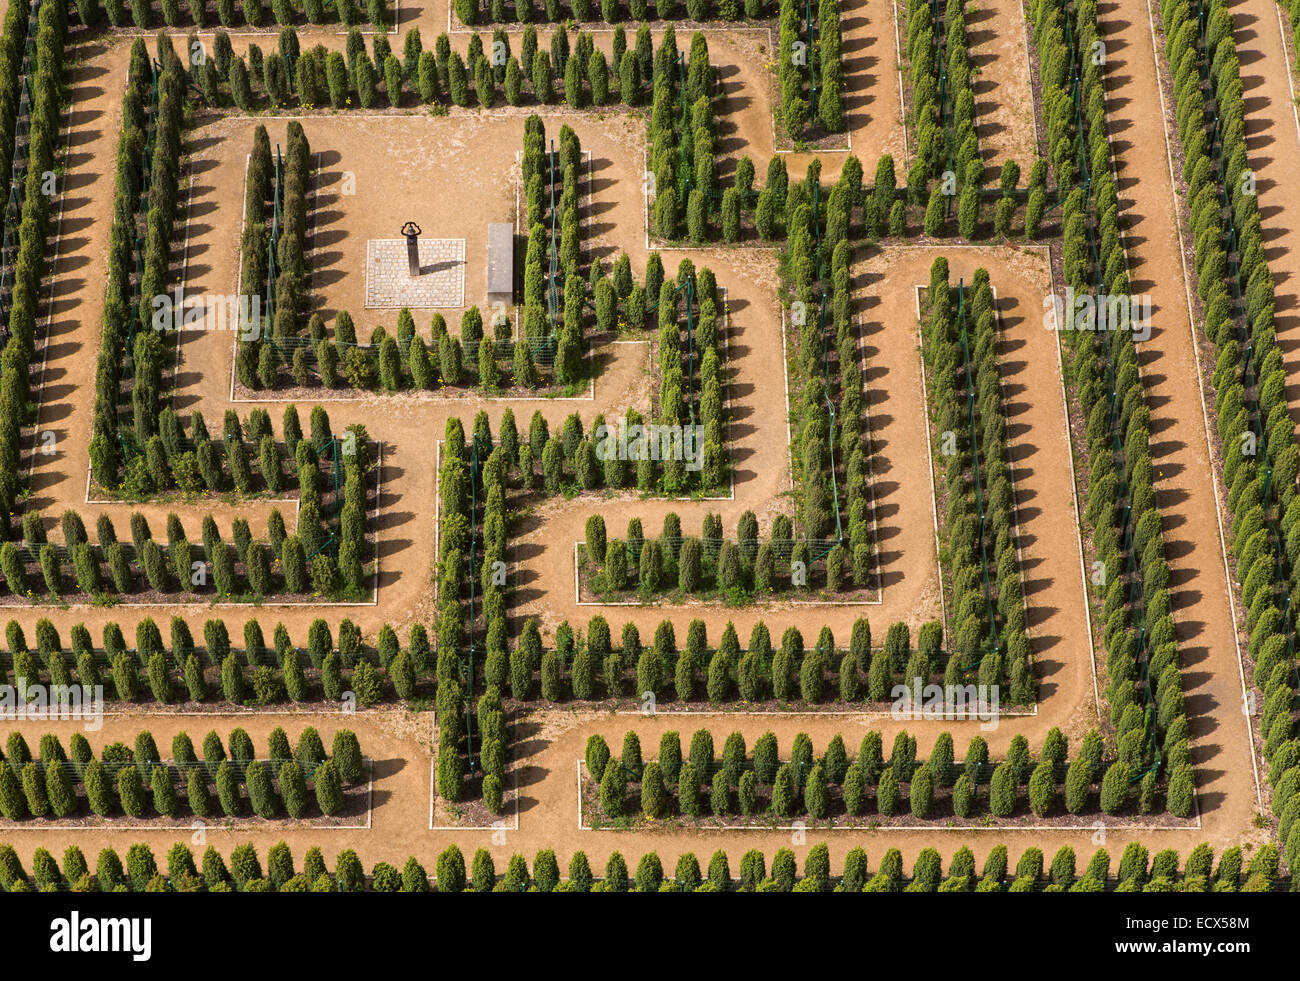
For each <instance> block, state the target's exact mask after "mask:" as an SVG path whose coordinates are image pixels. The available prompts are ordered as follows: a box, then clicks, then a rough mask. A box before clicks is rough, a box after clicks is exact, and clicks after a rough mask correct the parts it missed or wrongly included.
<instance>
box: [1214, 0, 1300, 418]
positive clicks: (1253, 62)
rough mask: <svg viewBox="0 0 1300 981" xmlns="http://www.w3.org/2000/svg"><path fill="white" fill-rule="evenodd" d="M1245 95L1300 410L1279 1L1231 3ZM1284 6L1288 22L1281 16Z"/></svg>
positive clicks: (1296, 206)
mask: <svg viewBox="0 0 1300 981" xmlns="http://www.w3.org/2000/svg"><path fill="white" fill-rule="evenodd" d="M1229 7H1230V9H1231V11H1232V20H1233V25H1234V30H1233V38H1234V40H1235V41H1236V42H1237V56H1238V60H1239V61H1240V63H1241V82H1242V88H1243V95H1244V98H1245V100H1246V113H1247V115H1246V151H1247V154H1248V158H1249V160H1250V166H1251V168H1252V169H1253V170H1254V172H1255V188H1256V190H1257V191H1258V192H1259V196H1260V198H1259V204H1260V209H1259V210H1260V218H1261V219H1262V221H1263V228H1264V242H1265V246H1266V247H1265V258H1267V259H1268V263H1269V266H1270V267H1271V268H1272V270H1273V279H1274V282H1275V283H1276V284H1277V285H1276V302H1275V309H1276V311H1277V317H1276V320H1277V334H1278V347H1279V348H1280V349H1281V351H1282V359H1283V362H1284V364H1285V365H1286V369H1287V375H1288V378H1287V402H1288V404H1289V405H1290V407H1291V415H1292V418H1296V417H1297V414H1298V413H1300V340H1298V339H1297V333H1300V309H1297V305H1298V304H1300V259H1298V258H1297V257H1298V256H1300V195H1297V192H1296V186H1295V172H1294V171H1293V170H1292V169H1291V168H1292V167H1294V166H1295V159H1296V153H1297V152H1298V151H1300V130H1297V123H1296V109H1295V91H1294V89H1293V84H1294V78H1295V76H1294V72H1295V70H1296V67H1297V66H1296V63H1295V60H1294V58H1293V57H1291V56H1290V55H1289V53H1288V51H1287V45H1286V42H1285V40H1284V39H1283V36H1282V33H1281V31H1280V30H1279V24H1281V25H1282V29H1283V30H1286V31H1288V32H1289V31H1290V29H1291V28H1290V24H1289V22H1288V20H1287V16H1286V13H1285V11H1281V8H1279V7H1278V5H1277V4H1276V3H1275V2H1274V0H1238V2H1235V3H1232V4H1230V5H1229ZM1279 11H1281V14H1282V16H1281V20H1280V21H1279V19H1278V14H1279Z"/></svg>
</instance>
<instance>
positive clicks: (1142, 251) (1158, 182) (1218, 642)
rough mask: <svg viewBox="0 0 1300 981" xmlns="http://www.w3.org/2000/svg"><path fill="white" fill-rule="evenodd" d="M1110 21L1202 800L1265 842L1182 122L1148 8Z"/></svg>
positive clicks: (1111, 101) (1226, 821)
mask: <svg viewBox="0 0 1300 981" xmlns="http://www.w3.org/2000/svg"><path fill="white" fill-rule="evenodd" d="M1152 16H1153V17H1155V16H1156V14H1155V13H1154V11H1152ZM1098 19H1099V21H1100V24H1101V28H1102V34H1103V36H1104V37H1105V38H1106V39H1107V51H1108V59H1109V63H1110V69H1109V71H1108V73H1107V78H1108V79H1109V82H1108V85H1107V87H1106V93H1107V111H1108V118H1109V121H1110V129H1111V134H1112V142H1111V146H1112V148H1113V150H1114V153H1115V169H1116V171H1117V173H1118V176H1119V193H1120V200H1121V208H1122V211H1123V213H1124V214H1125V216H1126V217H1127V218H1128V226H1127V229H1126V232H1125V242H1126V246H1127V249H1128V255H1129V267H1130V271H1131V277H1132V289H1133V290H1134V292H1135V293H1147V294H1150V296H1151V301H1152V310H1153V313H1152V335H1151V339H1150V340H1149V341H1146V342H1144V343H1142V344H1141V345H1140V347H1139V359H1140V363H1141V369H1142V375H1143V380H1144V383H1145V385H1146V390H1147V404H1148V405H1149V406H1150V408H1151V436H1152V445H1151V455H1152V462H1153V463H1154V465H1155V468H1156V476H1155V490H1156V503H1157V505H1158V506H1159V507H1160V509H1161V511H1162V513H1163V514H1164V516H1165V528H1164V531H1165V542H1166V550H1165V554H1166V556H1167V557H1168V560H1169V565H1170V570H1171V586H1172V589H1173V597H1172V600H1173V603H1172V605H1173V610H1174V619H1175V621H1176V622H1177V625H1178V640H1179V648H1180V654H1181V661H1182V668H1183V684H1184V689H1185V691H1186V693H1187V706H1188V715H1189V718H1190V720H1191V728H1192V733H1193V737H1192V743H1193V747H1192V757H1193V763H1194V764H1195V766H1196V768H1197V782H1198V799H1199V801H1200V805H1201V808H1202V810H1203V812H1204V813H1205V818H1206V831H1207V836H1206V838H1207V840H1209V841H1211V843H1212V844H1213V843H1215V841H1216V840H1217V841H1220V842H1221V841H1224V840H1226V839H1227V838H1233V839H1236V840H1246V841H1249V840H1252V839H1256V840H1257V838H1258V834H1259V832H1258V831H1257V830H1255V829H1253V828H1252V821H1253V817H1254V813H1255V811H1256V808H1257V796H1256V778H1255V766H1254V761H1253V754H1252V752H1251V745H1250V741H1249V738H1248V729H1247V726H1246V720H1245V717H1244V716H1243V715H1242V711H1241V706H1242V697H1243V693H1242V682H1241V667H1240V660H1239V654H1238V651H1237V646H1236V638H1235V636H1234V631H1233V629H1232V624H1233V619H1234V617H1233V602H1232V599H1231V593H1230V589H1231V583H1230V582H1229V581H1228V577H1227V573H1226V570H1225V568H1224V558H1223V551H1222V541H1221V538H1220V529H1219V519H1218V516H1219V513H1220V507H1219V502H1218V499H1217V496H1216V491H1217V477H1216V475H1215V470H1214V468H1213V465H1212V460H1211V458H1210V455H1209V448H1208V446H1207V426H1206V418H1205V416H1204V414H1203V408H1202V398H1210V397H1211V396H1210V394H1209V392H1208V385H1206V386H1205V387H1204V388H1202V385H1201V383H1199V382H1198V381H1196V379H1197V360H1196V359H1197V351H1196V346H1195V337H1194V335H1193V332H1192V330H1191V326H1190V324H1191V321H1190V317H1189V313H1188V298H1189V292H1188V284H1187V280H1186V279H1185V273H1184V267H1183V260H1182V258H1181V257H1180V248H1181V249H1183V250H1185V254H1186V255H1187V256H1190V250H1191V243H1190V242H1186V241H1180V238H1179V225H1178V216H1177V213H1176V212H1175V210H1174V208H1175V207H1176V205H1177V200H1178V199H1177V197H1176V195H1175V193H1174V190H1173V187H1172V185H1171V180H1170V165H1169V162H1168V159H1167V158H1166V157H1165V155H1164V154H1161V153H1157V152H1153V148H1152V146H1151V143H1150V135H1149V134H1151V133H1152V132H1155V131H1156V130H1157V129H1159V128H1161V127H1164V130H1165V132H1174V133H1176V132H1177V130H1176V128H1174V126H1173V116H1172V105H1169V104H1168V99H1167V96H1166V95H1163V94H1162V92H1161V89H1160V76H1159V74H1158V69H1157V63H1156V61H1155V58H1154V48H1153V44H1152V27H1151V23H1152V22H1151V20H1149V19H1148V16H1147V11H1146V10H1142V9H1139V10H1137V11H1134V10H1132V9H1130V8H1124V7H1120V6H1119V5H1117V4H1114V3H1104V4H1102V5H1101V6H1100V7H1099V18H1098ZM1157 40H1158V39H1157ZM1162 110H1163V111H1164V112H1165V113H1166V114H1165V115H1162Z"/></svg>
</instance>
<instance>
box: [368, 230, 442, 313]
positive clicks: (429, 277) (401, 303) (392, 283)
mask: <svg viewBox="0 0 1300 981" xmlns="http://www.w3.org/2000/svg"><path fill="white" fill-rule="evenodd" d="M420 270H421V272H420V275H419V276H416V277H414V278H412V276H411V275H410V268H409V265H408V263H407V260H406V239H404V238H372V239H370V240H369V241H368V242H367V243H366V306H367V307H459V306H463V305H464V303H465V240H464V239H463V238H422V239H420Z"/></svg>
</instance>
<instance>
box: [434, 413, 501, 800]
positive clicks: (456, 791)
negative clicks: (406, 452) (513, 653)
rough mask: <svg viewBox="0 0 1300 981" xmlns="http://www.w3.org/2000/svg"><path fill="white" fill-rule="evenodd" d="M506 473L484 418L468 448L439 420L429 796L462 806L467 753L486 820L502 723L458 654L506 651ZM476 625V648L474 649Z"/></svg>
mask: <svg viewBox="0 0 1300 981" xmlns="http://www.w3.org/2000/svg"><path fill="white" fill-rule="evenodd" d="M508 467H509V461H508V459H507V451H506V450H505V449H504V448H503V447H500V446H498V447H497V448H495V449H493V448H492V438H491V432H490V430H489V428H488V419H487V414H486V413H485V412H481V413H479V415H478V417H477V418H476V419H475V424H474V430H473V433H472V436H471V442H470V443H469V445H467V443H466V438H465V430H464V427H463V425H462V424H461V421H460V419H459V418H457V417H455V416H453V417H451V418H450V419H448V420H447V426H446V432H445V440H444V443H443V454H442V469H441V472H440V473H439V477H438V480H439V494H440V501H439V506H440V508H441V515H440V525H439V536H440V537H439V554H438V625H437V637H438V654H437V678H438V691H437V699H438V702H437V719H438V778H437V786H438V795H439V796H440V797H442V798H443V799H444V800H448V801H451V802H457V801H461V800H463V799H464V798H465V796H466V794H467V793H468V792H469V789H470V785H468V784H467V780H466V778H467V776H468V775H471V773H472V770H473V766H472V763H473V761H471V759H470V754H471V753H477V755H478V758H479V762H481V763H482V767H481V770H480V772H481V773H482V781H481V783H480V784H479V792H480V794H481V797H482V799H483V802H484V804H485V805H486V806H487V808H488V809H489V810H490V811H492V812H493V813H494V814H500V813H501V812H502V810H503V807H504V800H503V798H504V791H505V762H506V754H507V743H508V734H507V727H506V723H505V713H504V711H503V710H502V708H501V699H500V695H499V693H497V691H496V690H495V689H492V688H488V689H487V690H486V691H485V692H482V693H481V694H480V692H479V691H478V685H477V677H476V675H477V673H478V667H477V664H472V663H471V662H470V661H469V660H468V655H467V650H466V648H468V647H471V646H472V647H473V648H474V649H475V650H476V651H482V650H484V646H486V649H487V650H488V651H492V650H504V649H505V645H506V630H507V621H506V605H505V599H506V596H505V594H506V588H507V584H506V582H505V576H504V575H503V574H501V573H502V572H503V570H504V569H505V568H506V566H505V559H506V534H507V521H508V519H509V515H508V512H507V511H506V503H505V501H506V499H505V492H506V471H507V469H508ZM480 511H481V514H480ZM480 563H481V564H480ZM480 615H481V617H482V624H483V631H484V636H485V640H486V644H485V645H481V644H480V643H479V641H478V639H477V638H478V633H479V629H480V627H479V618H480ZM463 657H465V658H466V662H465V665H464V671H462V658H463ZM462 682H463V684H462ZM465 686H468V692H466V691H465ZM466 695H468V698H466ZM467 703H468V704H469V705H470V706H473V710H474V712H475V718H476V720H477V725H476V726H475V727H474V729H475V733H474V736H475V738H476V742H475V743H474V744H473V745H471V744H470V743H469V742H468V739H469V737H467V734H466V725H465V723H466V716H465V711H466V704H467Z"/></svg>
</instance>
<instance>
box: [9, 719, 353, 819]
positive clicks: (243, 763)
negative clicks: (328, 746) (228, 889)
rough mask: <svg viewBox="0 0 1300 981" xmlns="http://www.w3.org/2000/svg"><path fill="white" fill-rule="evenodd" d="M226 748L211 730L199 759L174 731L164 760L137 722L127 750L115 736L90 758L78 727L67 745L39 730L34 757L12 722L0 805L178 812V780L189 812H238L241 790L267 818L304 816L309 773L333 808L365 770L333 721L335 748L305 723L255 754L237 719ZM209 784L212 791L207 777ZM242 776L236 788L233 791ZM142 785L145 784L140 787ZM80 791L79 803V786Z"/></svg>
mask: <svg viewBox="0 0 1300 981" xmlns="http://www.w3.org/2000/svg"><path fill="white" fill-rule="evenodd" d="M229 745H230V755H229V758H227V754H226V748H225V746H223V745H222V742H221V738H220V737H219V736H218V735H217V734H216V732H215V731H213V732H209V733H208V734H207V736H206V737H205V739H204V740H203V762H202V763H200V762H199V759H198V757H197V756H196V755H195V752H194V744H193V743H192V742H191V740H190V737H189V735H188V734H186V733H185V732H179V733H177V734H176V736H175V738H174V739H173V740H172V759H171V760H170V761H169V762H168V761H164V760H163V759H162V755H161V754H160V753H159V752H158V746H157V744H156V743H155V742H154V739H153V736H152V735H151V734H150V733H149V732H147V731H145V732H141V733H139V734H138V735H137V736H136V739H135V747H134V750H132V749H130V748H128V747H127V746H126V745H124V744H123V743H113V744H111V745H108V746H105V747H104V748H103V751H102V753H101V755H100V758H99V759H96V758H95V755H94V753H93V751H92V750H91V748H90V744H89V742H87V740H86V738H85V736H83V735H82V734H81V733H74V734H73V735H72V741H71V751H70V755H69V753H68V752H65V751H64V749H63V746H62V745H61V744H60V743H59V739H58V737H57V736H55V735H53V734H46V735H44V736H42V737H41V740H40V756H39V759H37V760H33V759H32V754H31V751H30V749H29V748H28V746H27V743H26V741H25V740H24V739H23V737H22V735H21V733H18V732H11V733H10V734H9V738H8V741H7V743H6V747H5V748H6V750H7V754H8V755H7V758H6V757H5V756H4V754H0V814H3V815H4V817H5V819H6V820H9V821H22V820H24V819H26V818H29V817H30V818H45V817H50V818H56V819H57V818H65V817H68V816H69V815H73V816H86V812H87V811H89V812H90V813H92V814H95V815H97V816H99V817H113V816H116V814H118V813H119V812H120V813H123V814H125V815H126V816H128V817H133V818H141V817H146V816H153V815H154V814H156V815H158V816H161V817H178V816H181V815H182V813H183V812H182V810H181V806H180V805H181V801H180V797H179V795H178V793H177V790H176V784H177V781H178V780H179V781H180V783H182V784H183V785H184V787H185V806H186V808H187V809H188V811H189V813H191V814H193V815H194V816H195V817H198V818H204V817H209V816H212V815H214V814H216V813H217V805H218V804H219V805H220V810H221V812H222V813H223V814H224V815H225V816H226V817H241V816H244V815H245V814H246V813H247V811H246V807H245V803H244V800H245V795H246V796H247V801H248V805H250V806H251V808H252V810H253V813H254V814H256V815H257V816H258V817H261V818H274V817H277V816H279V815H280V814H281V813H284V814H287V815H288V816H289V817H290V818H301V817H304V816H311V815H310V814H309V813H308V812H309V810H310V805H309V798H308V790H307V781H308V780H310V781H311V783H312V785H313V787H314V789H315V797H316V805H317V812H318V813H319V814H323V815H326V816H328V815H331V814H334V813H337V812H338V810H339V809H340V807H341V806H342V804H343V784H344V783H355V782H356V781H358V780H360V779H361V777H362V773H363V763H362V756H361V746H360V744H359V743H358V741H357V737H356V735H355V734H354V733H352V732H351V731H349V730H346V729H340V730H339V731H338V732H337V733H336V734H335V736H334V758H333V759H332V760H331V759H330V758H329V757H327V756H326V755H325V747H324V745H323V744H322V743H321V739H320V736H319V734H318V733H317V732H316V730H315V729H313V728H311V727H308V728H307V729H304V730H303V732H302V733H301V735H300V736H299V739H298V748H297V752H296V753H291V752H290V749H289V738H288V736H287V735H286V734H285V732H284V730H283V729H279V728H277V729H275V730H274V731H272V733H271V736H270V756H269V757H268V758H266V759H259V758H257V757H256V755H255V752H254V748H253V743H252V740H251V739H250V738H249V737H248V734H247V733H246V732H244V730H242V729H236V730H234V731H233V732H232V733H231V734H230V740H229ZM209 779H211V780H213V781H214V782H215V784H216V790H217V800H216V801H214V800H213V799H212V794H211V792H210V790H209V786H208V781H209ZM241 785H242V792H241ZM146 786H148V788H149V791H148V793H146V791H145V787H146ZM79 790H80V793H81V794H83V795H84V797H85V802H84V806H83V804H82V801H81V800H80V798H79V796H78V791H79Z"/></svg>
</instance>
